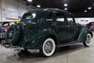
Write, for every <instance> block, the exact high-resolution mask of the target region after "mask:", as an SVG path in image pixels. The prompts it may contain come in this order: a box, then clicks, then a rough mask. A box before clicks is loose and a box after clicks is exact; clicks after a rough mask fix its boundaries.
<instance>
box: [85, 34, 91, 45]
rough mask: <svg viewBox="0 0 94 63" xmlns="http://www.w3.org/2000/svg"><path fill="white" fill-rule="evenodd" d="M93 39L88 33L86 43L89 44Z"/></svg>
mask: <svg viewBox="0 0 94 63" xmlns="http://www.w3.org/2000/svg"><path fill="white" fill-rule="evenodd" d="M90 41H91V35H87V37H86V44H87V45H89V44H90Z"/></svg>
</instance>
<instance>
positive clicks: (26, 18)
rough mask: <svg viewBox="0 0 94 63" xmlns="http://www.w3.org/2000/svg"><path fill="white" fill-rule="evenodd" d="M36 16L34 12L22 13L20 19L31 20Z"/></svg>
mask: <svg viewBox="0 0 94 63" xmlns="http://www.w3.org/2000/svg"><path fill="white" fill-rule="evenodd" d="M35 18H36V13H26V14H24V15H23V17H22V19H21V21H28V20H33V19H35Z"/></svg>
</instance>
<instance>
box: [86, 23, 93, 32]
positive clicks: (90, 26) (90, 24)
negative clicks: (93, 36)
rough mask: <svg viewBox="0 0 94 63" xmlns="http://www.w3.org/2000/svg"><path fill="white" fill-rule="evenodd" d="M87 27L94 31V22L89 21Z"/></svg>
mask: <svg viewBox="0 0 94 63" xmlns="http://www.w3.org/2000/svg"><path fill="white" fill-rule="evenodd" d="M86 27H87V28H88V29H90V30H91V31H94V22H90V23H88V24H87V25H86Z"/></svg>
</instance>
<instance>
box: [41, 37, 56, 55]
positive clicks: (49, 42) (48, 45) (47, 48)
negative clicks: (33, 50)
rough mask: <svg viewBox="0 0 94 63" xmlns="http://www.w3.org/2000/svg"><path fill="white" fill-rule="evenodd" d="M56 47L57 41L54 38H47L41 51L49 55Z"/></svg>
mask: <svg viewBox="0 0 94 63" xmlns="http://www.w3.org/2000/svg"><path fill="white" fill-rule="evenodd" d="M55 49H56V44H55V41H54V40H53V39H52V38H47V39H46V40H45V41H44V43H43V45H42V48H41V50H40V52H41V54H42V55H43V56H46V57H49V56H52V55H53V54H54V52H55Z"/></svg>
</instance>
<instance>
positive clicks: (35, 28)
mask: <svg viewBox="0 0 94 63" xmlns="http://www.w3.org/2000/svg"><path fill="white" fill-rule="evenodd" d="M92 37H93V34H92V32H91V31H90V30H89V29H87V28H86V27H82V26H81V25H80V24H76V22H75V19H74V17H73V15H72V14H71V13H70V12H67V11H64V10H62V9H55V8H46V9H43V8H42V9H41V8H39V9H32V10H31V11H29V12H27V13H25V14H24V15H23V17H22V19H21V22H20V23H17V24H15V25H11V26H10V28H9V29H8V31H7V36H6V41H7V43H9V44H11V45H12V47H13V46H14V47H20V48H21V49H24V50H27V51H29V52H31V53H36V52H37V53H41V54H42V55H44V56H47V57H49V56H52V55H53V54H54V52H55V50H56V49H58V48H59V47H63V46H68V45H72V44H76V43H83V44H84V46H86V47H88V46H90V41H91V38H92Z"/></svg>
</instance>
